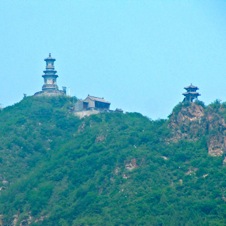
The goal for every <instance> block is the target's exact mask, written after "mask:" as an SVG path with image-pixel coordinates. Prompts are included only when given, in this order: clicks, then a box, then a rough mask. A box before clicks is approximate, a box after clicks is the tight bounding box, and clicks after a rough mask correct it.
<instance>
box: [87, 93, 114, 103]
mask: <svg viewBox="0 0 226 226" xmlns="http://www.w3.org/2000/svg"><path fill="white" fill-rule="evenodd" d="M87 98H90V99H91V100H93V101H98V102H102V103H106V104H110V102H109V101H106V100H105V99H104V98H100V97H94V96H90V95H88V97H86V99H87ZM86 99H85V100H86Z"/></svg>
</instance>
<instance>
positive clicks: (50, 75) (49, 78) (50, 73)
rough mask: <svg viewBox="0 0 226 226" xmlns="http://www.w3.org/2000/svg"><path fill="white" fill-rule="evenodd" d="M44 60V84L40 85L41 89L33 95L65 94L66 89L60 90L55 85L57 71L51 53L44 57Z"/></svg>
mask: <svg viewBox="0 0 226 226" xmlns="http://www.w3.org/2000/svg"><path fill="white" fill-rule="evenodd" d="M44 60H45V62H46V69H45V71H43V72H44V75H42V77H43V78H44V85H43V86H42V91H40V92H37V93H35V95H46V96H54V95H57V96H58V95H65V94H66V90H64V91H62V90H59V89H58V86H57V77H58V75H57V74H56V73H57V71H56V70H55V67H54V62H55V61H56V59H54V58H52V56H51V53H50V54H49V57H47V58H46V59H44Z"/></svg>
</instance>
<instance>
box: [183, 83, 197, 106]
mask: <svg viewBox="0 0 226 226" xmlns="http://www.w3.org/2000/svg"><path fill="white" fill-rule="evenodd" d="M184 89H185V90H186V92H185V93H183V95H184V96H185V97H184V100H183V101H184V102H185V101H186V102H193V100H195V99H197V98H198V96H201V94H199V93H198V92H197V90H198V89H199V88H198V87H197V86H194V85H192V83H191V85H190V86H187V87H184Z"/></svg>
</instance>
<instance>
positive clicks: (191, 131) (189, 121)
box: [169, 103, 205, 141]
mask: <svg viewBox="0 0 226 226" xmlns="http://www.w3.org/2000/svg"><path fill="white" fill-rule="evenodd" d="M203 117H204V108H203V107H202V106H200V105H197V104H195V103H191V104H190V105H189V106H181V109H180V111H179V112H178V113H177V112H173V113H172V115H171V116H170V123H169V126H170V127H171V128H172V129H173V134H174V136H173V140H174V141H178V140H180V139H183V138H184V139H189V140H190V139H191V140H194V139H197V138H198V136H199V135H201V134H203V133H204V130H205V126H204V120H203Z"/></svg>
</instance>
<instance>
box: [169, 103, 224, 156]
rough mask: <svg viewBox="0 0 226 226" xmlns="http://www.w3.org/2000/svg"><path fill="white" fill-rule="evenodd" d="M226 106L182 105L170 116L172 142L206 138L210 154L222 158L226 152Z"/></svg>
mask: <svg viewBox="0 0 226 226" xmlns="http://www.w3.org/2000/svg"><path fill="white" fill-rule="evenodd" d="M225 113H226V106H225V104H220V102H219V101H215V102H214V103H212V104H210V105H209V106H207V107H206V106H205V105H204V104H203V103H202V102H195V103H190V104H189V103H180V104H178V105H177V106H176V107H175V108H174V110H173V112H172V114H171V115H170V116H169V127H170V128H171V129H172V137H171V140H172V141H174V142H177V141H179V140H181V139H187V140H198V139H201V138H203V137H205V138H206V142H207V146H208V153H209V155H211V156H222V155H223V154H224V153H225V151H226V134H225V130H226V123H225Z"/></svg>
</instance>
